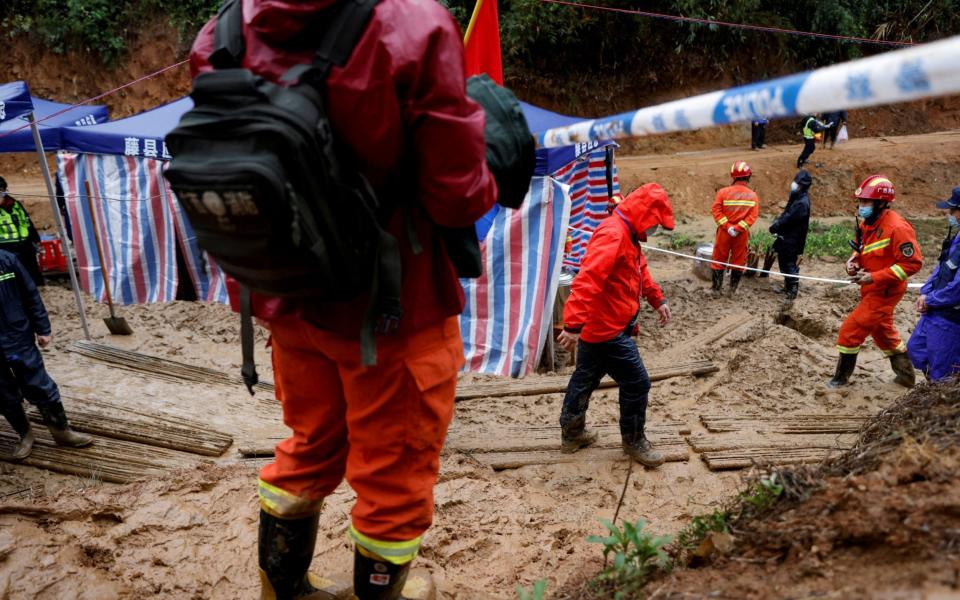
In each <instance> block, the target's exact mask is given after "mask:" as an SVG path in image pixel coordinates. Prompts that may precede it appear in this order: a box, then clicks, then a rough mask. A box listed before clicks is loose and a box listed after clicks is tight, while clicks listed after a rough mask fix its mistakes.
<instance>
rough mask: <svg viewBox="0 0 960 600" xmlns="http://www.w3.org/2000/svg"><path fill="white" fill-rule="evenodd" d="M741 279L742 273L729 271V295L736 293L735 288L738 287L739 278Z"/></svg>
mask: <svg viewBox="0 0 960 600" xmlns="http://www.w3.org/2000/svg"><path fill="white" fill-rule="evenodd" d="M742 277H743V272H742V271H730V295H731V296H733V295H734V294H736V293H737V288H738V287H740V278H742Z"/></svg>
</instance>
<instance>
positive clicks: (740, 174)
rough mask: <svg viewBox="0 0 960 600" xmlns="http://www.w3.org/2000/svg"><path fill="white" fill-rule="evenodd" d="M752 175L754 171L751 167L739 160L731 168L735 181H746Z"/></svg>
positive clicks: (731, 175) (731, 174)
mask: <svg viewBox="0 0 960 600" xmlns="http://www.w3.org/2000/svg"><path fill="white" fill-rule="evenodd" d="M752 174H753V171H751V170H750V165H748V164H747V163H745V162H743V161H742V160H738V161H737V162H735V163H733V166H732V167H730V177H733V178H734V179H745V178H747V177H750V175H752Z"/></svg>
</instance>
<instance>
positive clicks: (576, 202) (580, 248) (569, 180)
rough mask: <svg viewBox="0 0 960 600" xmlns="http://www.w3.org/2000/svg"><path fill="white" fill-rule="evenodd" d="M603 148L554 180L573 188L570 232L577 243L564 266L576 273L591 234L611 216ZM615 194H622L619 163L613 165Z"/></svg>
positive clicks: (559, 174) (573, 163) (564, 261)
mask: <svg viewBox="0 0 960 600" xmlns="http://www.w3.org/2000/svg"><path fill="white" fill-rule="evenodd" d="M605 154H606V151H605V150H604V149H603V148H600V149H598V150H594V151H593V152H591V153H590V154H587V155H585V156H582V157H581V158H579V159H577V160H576V161H575V162H572V163H570V164H568V165H567V166H565V167H563V168H561V169H558V170H557V171H556V172H555V173H554V174H553V177H554V179H556V180H557V181H559V182H560V183H565V184H567V185H569V186H570V230H569V232H568V235H569V237H570V238H571V240H572V241H573V243H572V246H571V249H570V251H568V252H567V253H566V254H565V255H564V257H563V264H564V266H566V267H570V268H572V269H574V270H577V269H579V268H580V261H582V260H583V255H584V253H586V251H587V242H589V241H590V233H592V232H593V230H594V229H596V228H597V226H598V225H599V224H600V221H602V220H603V219H605V218H606V217H607V204H608V202H609V199H608V198H607V167H606V163H605V162H604V157H605ZM613 193H614V194H618V193H620V179H619V177H618V174H617V167H616V164H614V166H613Z"/></svg>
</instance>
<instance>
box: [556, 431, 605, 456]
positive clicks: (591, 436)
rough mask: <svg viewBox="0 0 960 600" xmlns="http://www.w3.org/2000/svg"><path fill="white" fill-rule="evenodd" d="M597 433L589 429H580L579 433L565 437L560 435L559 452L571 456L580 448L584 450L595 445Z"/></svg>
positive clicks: (564, 434) (563, 434) (562, 434)
mask: <svg viewBox="0 0 960 600" xmlns="http://www.w3.org/2000/svg"><path fill="white" fill-rule="evenodd" d="M597 437H598V436H597V433H596V432H595V431H590V430H589V429H581V430H580V432H579V433H576V434H573V435H570V436H567V434H566V433H565V432H564V433H561V434H560V452H562V453H564V454H573V453H574V452H576V451H577V450H579V449H580V448H586V447H587V446H592V445H593V444H595V443H597Z"/></svg>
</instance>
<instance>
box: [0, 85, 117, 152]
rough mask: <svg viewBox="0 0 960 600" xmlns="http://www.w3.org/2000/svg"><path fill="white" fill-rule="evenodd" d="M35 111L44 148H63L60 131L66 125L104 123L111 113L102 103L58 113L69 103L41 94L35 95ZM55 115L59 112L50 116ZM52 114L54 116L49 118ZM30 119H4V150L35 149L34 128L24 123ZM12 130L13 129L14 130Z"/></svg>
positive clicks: (0, 139)
mask: <svg viewBox="0 0 960 600" xmlns="http://www.w3.org/2000/svg"><path fill="white" fill-rule="evenodd" d="M32 100H33V114H34V117H36V119H37V121H40V122H39V123H37V127H38V128H39V129H40V139H41V140H42V141H43V149H44V150H59V149H60V132H61V130H62V128H63V127H68V126H87V125H94V124H96V123H103V122H104V121H106V120H107V119H108V118H109V117H108V113H107V107H106V106H101V105H96V104H92V105H85V106H78V107H76V108H73V109H71V110H68V111H66V112H64V113H62V114H57V113H59V112H60V111H63V110H65V109H67V108H70V105H69V104H62V103H60V102H52V101H50V100H43V99H41V98H33V99H32ZM51 115H56V116H54V117H50V116H51ZM48 117H50V118H48ZM26 124H27V120H26V119H25V118H23V117H21V118H18V119H13V120H10V119H8V120H6V121H3V122H2V123H0V152H34V151H36V149H37V148H36V146H34V144H33V132H32V131H30V128H29V127H24V125H26ZM11 132H12V133H11Z"/></svg>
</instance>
